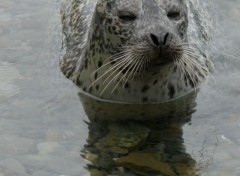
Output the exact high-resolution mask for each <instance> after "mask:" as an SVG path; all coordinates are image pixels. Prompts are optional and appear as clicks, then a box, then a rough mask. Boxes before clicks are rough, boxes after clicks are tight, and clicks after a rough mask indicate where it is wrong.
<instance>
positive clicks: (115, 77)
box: [100, 60, 134, 95]
mask: <svg viewBox="0 0 240 176" xmlns="http://www.w3.org/2000/svg"><path fill="white" fill-rule="evenodd" d="M133 61H134V60H130V62H129V63H127V65H125V66H124V68H123V69H122V70H124V69H126V68H127V67H128V66H129V65H130V64H131V63H132V62H133ZM121 73H122V72H121V70H120V71H119V73H118V74H116V75H115V76H114V77H113V78H112V79H111V80H110V81H109V82H108V84H107V85H106V86H105V87H104V89H103V90H102V92H101V94H100V95H102V94H103V92H105V90H106V89H107V87H108V86H109V85H110V84H111V83H112V81H113V80H115V79H117V77H118V76H119V75H120V74H121Z"/></svg>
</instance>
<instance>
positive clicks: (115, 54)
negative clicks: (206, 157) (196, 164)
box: [61, 0, 212, 103]
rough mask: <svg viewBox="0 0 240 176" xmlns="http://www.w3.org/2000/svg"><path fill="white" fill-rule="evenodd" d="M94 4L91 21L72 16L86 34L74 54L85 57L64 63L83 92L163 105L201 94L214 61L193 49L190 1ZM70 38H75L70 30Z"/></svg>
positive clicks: (114, 0)
mask: <svg viewBox="0 0 240 176" xmlns="http://www.w3.org/2000/svg"><path fill="white" fill-rule="evenodd" d="M72 3H73V4H74V3H75V6H76V4H77V2H74V0H73V2H72ZM78 3H79V4H78V5H79V6H77V7H78V9H79V7H82V8H84V7H83V6H80V5H83V2H81V1H80V2H79V1H78ZM85 3H87V2H85ZM88 3H89V4H91V6H94V5H95V10H94V11H93V12H92V15H91V16H89V15H85V18H84V15H82V16H81V18H84V19H85V20H86V19H87V20H88V21H89V20H90V19H91V23H89V24H88V23H86V24H85V25H82V24H81V23H83V22H80V21H77V20H76V19H75V20H73V19H74V18H72V19H71V18H70V22H72V23H71V25H72V27H71V30H75V28H77V26H78V27H80V28H81V26H82V28H83V27H84V26H85V28H83V30H82V31H79V36H81V34H82V33H83V32H84V33H86V35H82V41H81V42H79V43H78V45H77V46H78V47H76V48H75V49H79V50H78V51H77V50H73V49H72V50H71V52H72V51H75V52H77V53H78V56H79V57H78V58H77V57H76V56H74V57H73V55H72V54H69V53H71V52H68V54H65V56H64V57H65V59H63V60H62V62H61V68H62V71H63V73H64V74H65V75H66V76H67V77H68V78H70V79H72V80H73V81H74V82H75V83H76V84H77V85H78V86H79V87H80V88H81V89H82V90H83V91H85V92H87V93H90V94H91V95H93V96H95V97H98V98H101V99H105V100H110V101H120V102H127V103H152V102H154V103H156V102H163V101H169V100H173V99H176V98H179V97H182V96H184V95H186V94H188V93H189V92H192V91H193V90H196V89H197V88H198V86H199V85H200V84H201V83H202V81H203V80H204V79H205V78H206V77H207V75H208V74H209V73H210V72H211V70H212V64H211V62H210V61H209V59H208V58H207V57H206V56H205V55H204V54H203V53H202V51H201V50H200V49H199V48H196V47H194V46H189V42H188V9H187V5H186V3H185V1H184V0H129V1H125V0H124V1H123V0H98V1H97V2H95V1H94V2H93V1H91V3H90V2H88ZM77 7H74V6H72V7H71V8H72V10H73V9H74V8H75V9H76V8H77ZM86 9H88V8H87V7H85V10H86ZM89 11H91V10H89ZM81 12H82V13H81V14H84V9H81ZM72 13H73V14H74V12H72ZM75 13H76V12H75ZM85 13H86V12H85ZM69 16H71V14H70V15H69ZM65 18H66V16H63V20H64V19H65ZM78 20H80V19H78ZM63 24H64V21H63ZM63 29H64V28H63ZM75 35H77V33H76V32H75ZM65 36H66V38H67V36H69V35H68V34H67V33H66V30H65ZM65 41H67V40H65ZM67 42H69V41H67ZM76 44H77V43H76ZM67 45H68V46H70V45H69V44H67ZM68 49H69V47H68ZM70 49H71V47H70ZM69 56H70V57H69ZM69 63H71V64H69Z"/></svg>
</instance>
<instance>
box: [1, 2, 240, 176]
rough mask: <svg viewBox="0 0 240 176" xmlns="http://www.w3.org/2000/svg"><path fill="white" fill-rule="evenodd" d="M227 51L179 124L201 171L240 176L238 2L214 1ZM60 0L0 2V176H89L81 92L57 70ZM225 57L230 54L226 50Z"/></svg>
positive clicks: (212, 175) (206, 175)
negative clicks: (188, 116) (190, 112)
mask: <svg viewBox="0 0 240 176" xmlns="http://www.w3.org/2000/svg"><path fill="white" fill-rule="evenodd" d="M215 1H216V2H215V5H216V6H215V8H214V9H213V10H215V11H217V12H219V11H221V13H222V15H223V16H224V18H222V20H221V21H220V24H221V29H219V30H221V31H222V39H220V41H221V43H222V44H223V46H224V48H226V50H227V51H229V52H226V53H225V54H222V51H219V52H218V51H216V52H218V53H216V54H218V55H219V56H218V57H217V59H216V61H215V67H216V71H215V73H214V75H213V77H214V79H211V78H210V79H209V80H208V81H207V82H206V84H205V85H204V86H203V88H202V89H201V91H200V93H199V95H198V98H197V111H196V112H195V113H194V114H193V116H192V119H191V122H189V123H186V124H185V125H184V126H183V129H182V130H183V139H184V145H185V148H186V153H188V154H190V155H191V157H192V158H193V159H194V160H196V161H197V163H198V164H197V165H198V167H199V168H200V170H201V173H202V175H204V176H238V175H240V88H239V87H240V59H239V58H238V57H232V56H230V55H233V53H240V52H239V48H240V31H239V28H240V0H228V1H226V0H215ZM59 9H60V1H48V0H41V1H33V0H10V1H9V0H1V2H0V176H15V175H16V176H28V175H33V176H87V175H89V172H88V171H87V170H86V169H85V168H84V166H85V165H86V162H85V161H84V159H83V158H82V157H81V156H80V150H81V149H82V148H83V147H84V145H85V144H86V139H87V137H88V126H87V124H86V123H84V120H87V117H86V115H85V114H84V111H83V108H82V105H81V103H80V101H79V97H78V96H77V94H78V89H77V88H76V87H75V86H74V85H73V84H72V83H71V82H70V81H69V80H67V79H66V78H65V77H64V76H63V75H62V74H61V72H60V71H59V68H58V59H59V57H60V48H61V37H62V36H61V29H60V21H59ZM229 54H230V55H229Z"/></svg>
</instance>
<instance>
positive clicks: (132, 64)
mask: <svg viewBox="0 0 240 176" xmlns="http://www.w3.org/2000/svg"><path fill="white" fill-rule="evenodd" d="M137 61H138V60H134V62H133V63H131V66H130V67H129V68H128V70H127V71H126V73H124V74H123V76H122V77H121V79H120V80H119V81H118V82H117V84H116V85H115V86H114V88H113V90H112V92H111V93H113V92H114V90H115V89H116V88H117V86H118V85H119V84H120V82H121V81H122V80H123V79H124V78H125V77H126V76H127V74H128V72H129V71H130V70H131V68H132V67H133V66H134V65H135V63H136V62H137ZM124 84H125V83H124ZM124 84H123V86H124Z"/></svg>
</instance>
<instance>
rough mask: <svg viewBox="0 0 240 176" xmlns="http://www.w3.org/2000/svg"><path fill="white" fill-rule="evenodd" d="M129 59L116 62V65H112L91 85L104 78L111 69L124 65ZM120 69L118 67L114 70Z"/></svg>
mask: <svg viewBox="0 0 240 176" xmlns="http://www.w3.org/2000/svg"><path fill="white" fill-rule="evenodd" d="M126 62H127V60H125V59H123V60H121V61H120V62H116V63H115V64H114V65H112V66H111V67H110V68H109V69H108V70H107V71H106V72H105V73H104V74H102V75H101V76H100V77H99V78H98V79H96V80H95V81H94V82H93V83H92V84H91V85H90V86H89V87H92V86H93V85H94V84H95V83H96V82H97V81H99V80H100V79H101V78H103V77H104V76H105V75H107V74H108V73H109V72H110V71H112V70H113V69H114V68H117V67H122V66H124V65H125V63H126ZM117 70H118V69H116V70H115V71H114V72H116V71H117Z"/></svg>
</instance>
